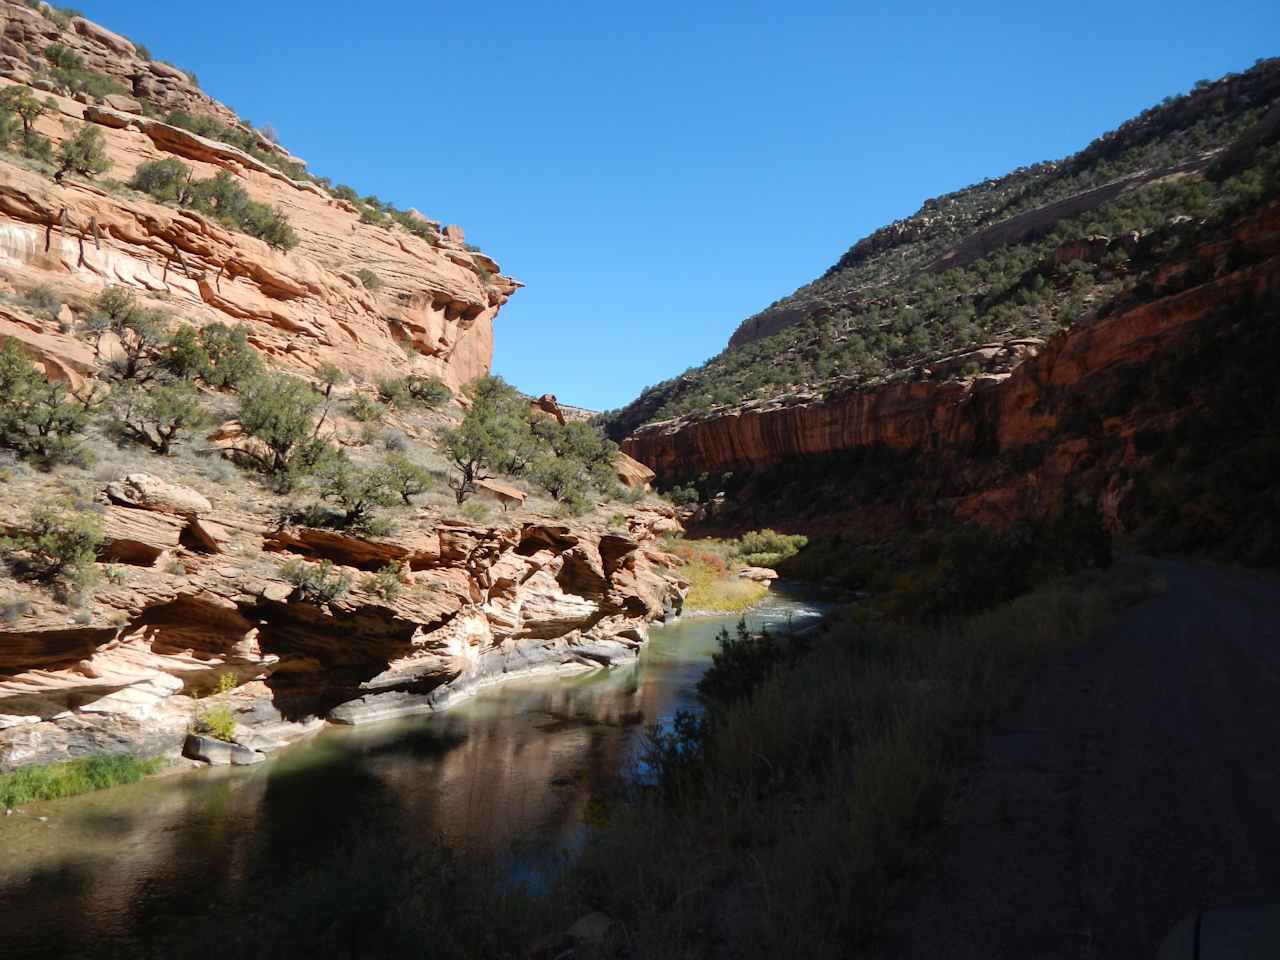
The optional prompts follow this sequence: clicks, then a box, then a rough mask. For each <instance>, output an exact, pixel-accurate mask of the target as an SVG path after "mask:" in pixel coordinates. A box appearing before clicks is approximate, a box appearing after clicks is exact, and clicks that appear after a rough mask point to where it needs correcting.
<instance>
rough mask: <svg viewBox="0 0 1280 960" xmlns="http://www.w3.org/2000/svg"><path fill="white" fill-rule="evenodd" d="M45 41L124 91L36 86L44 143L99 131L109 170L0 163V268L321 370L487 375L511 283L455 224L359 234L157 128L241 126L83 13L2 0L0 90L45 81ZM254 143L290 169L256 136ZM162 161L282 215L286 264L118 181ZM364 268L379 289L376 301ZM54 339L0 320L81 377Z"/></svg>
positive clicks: (245, 160) (330, 202)
mask: <svg viewBox="0 0 1280 960" xmlns="http://www.w3.org/2000/svg"><path fill="white" fill-rule="evenodd" d="M52 43H59V44H62V45H63V46H64V47H67V48H68V49H70V50H72V51H73V52H75V53H76V54H77V55H78V56H80V57H81V58H82V59H83V60H84V62H85V64H86V66H87V67H88V68H89V69H91V70H94V71H96V72H99V73H102V74H104V75H106V76H109V77H111V78H113V79H115V80H117V81H118V82H119V83H121V84H122V85H124V86H125V87H127V88H128V89H130V90H132V91H133V95H132V96H112V97H108V98H104V100H103V102H100V103H95V104H90V103H82V102H79V101H78V100H76V99H71V98H69V97H64V96H58V95H56V94H49V93H47V92H46V91H45V90H42V89H36V91H35V92H36V93H37V95H38V96H40V97H41V98H43V97H45V96H52V98H53V100H54V102H55V103H56V105H57V106H56V110H52V111H51V112H50V113H49V114H47V115H46V116H44V117H41V118H40V119H39V120H38V121H37V123H36V128H37V130H38V131H39V132H40V133H43V134H45V135H46V136H48V137H49V138H50V139H51V140H52V141H53V143H54V144H55V147H56V145H57V144H59V143H60V142H61V141H62V140H63V139H65V138H66V137H67V136H69V135H72V134H74V132H75V131H76V130H78V129H79V128H80V125H81V124H86V123H87V124H89V125H91V126H93V127H94V128H95V129H97V130H98V131H99V132H100V133H101V134H102V135H103V137H104V139H105V142H106V150H107V154H108V156H109V158H110V160H111V162H112V166H111V169H110V170H109V171H108V173H107V174H106V175H105V177H100V178H98V181H97V182H93V183H89V182H83V181H78V180H75V179H74V178H69V179H68V180H67V181H66V183H65V184H62V185H58V184H55V183H53V182H52V181H51V179H50V178H49V177H47V176H43V175H41V174H39V173H37V172H35V171H33V170H32V169H29V168H28V167H27V166H24V165H23V164H21V163H16V162H15V163H10V162H0V272H7V273H8V274H9V275H10V276H11V277H14V278H15V279H16V280H17V281H19V282H21V284H23V285H24V286H27V287H31V286H36V285H46V286H49V287H51V288H52V289H53V291H54V292H55V293H56V294H57V295H58V296H60V297H61V298H62V299H63V300H64V302H68V303H73V304H75V303H87V302H88V301H89V300H90V299H91V298H92V297H94V296H95V295H96V294H97V293H99V292H100V291H101V290H102V289H103V287H105V286H107V285H113V284H114V285H122V286H126V287H129V288H132V289H133V290H135V291H136V292H137V293H138V294H139V295H142V296H144V297H145V298H146V299H147V300H148V305H149V306H154V307H156V308H158V309H160V310H162V311H163V312H165V313H166V314H169V315H170V316H171V317H172V318H173V320H174V321H180V322H188V323H192V324H204V323H209V322H212V321H223V322H227V323H232V324H245V325H246V326H247V327H248V329H249V335H250V339H251V341H252V342H253V344H254V346H256V347H258V348H259V349H260V350H261V351H262V352H263V353H264V354H266V355H268V356H269V357H271V358H272V359H273V360H274V362H276V363H277V364H280V365H283V366H286V367H294V368H297V369H299V370H302V371H307V370H314V369H315V368H316V367H318V366H320V365H321V364H324V363H333V364H336V365H337V366H338V367H340V368H342V369H344V370H346V371H348V372H350V373H353V374H358V375H362V376H366V377H373V376H388V375H392V374H399V373H407V372H412V371H416V372H421V373H426V374H433V375H436V376H439V377H441V378H442V379H443V380H444V381H445V382H446V383H448V384H449V385H450V386H451V387H453V388H454V389H455V390H456V389H458V388H460V387H461V386H462V385H463V384H465V383H467V382H468V381H470V380H472V379H474V378H476V377H478V376H481V375H483V374H485V373H487V372H488V371H489V364H490V361H491V359H492V355H493V322H494V319H495V318H496V316H497V314H498V311H499V309H500V308H501V307H502V305H503V304H504V303H506V301H507V299H508V298H509V297H510V296H511V295H512V294H513V293H514V292H515V291H516V290H517V289H518V288H519V286H520V284H519V283H517V282H516V281H514V280H512V279H510V278H508V277H504V276H503V275H502V274H501V272H500V269H499V267H498V265H497V263H495V262H494V261H493V260H492V259H491V258H489V257H487V256H485V255H484V254H483V253H480V252H478V251H475V250H471V249H468V245H467V244H465V243H464V242H463V240H462V232H461V230H459V229H456V228H454V229H441V230H439V232H438V233H437V234H436V240H435V242H428V241H427V240H425V239H422V238H420V237H418V236H415V235H414V234H411V233H410V232H408V231H407V230H405V229H403V228H401V227H396V228H394V229H386V228H384V227H379V226H373V225H370V224H366V223H362V222H361V220H360V216H359V212H358V210H357V209H356V207H355V206H353V205H352V204H350V203H348V202H346V201H344V200H341V199H338V198H336V197H334V196H332V195H330V194H329V193H328V192H326V191H325V190H323V189H322V188H321V187H319V186H318V185H316V184H315V183H311V182H309V181H300V180H293V179H291V178H290V177H289V176H287V175H286V174H284V173H282V172H281V171H279V170H277V169H275V168H274V167H273V166H271V165H269V164H267V163H264V162H263V161H261V160H259V159H257V158H255V157H253V156H250V155H249V154H247V153H245V152H243V151H241V150H239V149H236V148H235V147H232V146H229V145H227V144H224V143H220V142H217V141H214V140H210V139H207V138H205V137H201V136H197V135H196V134H193V133H190V132H188V131H186V130H183V129H179V128H178V127H174V126H171V125H169V124H166V123H164V122H162V121H160V120H158V119H155V118H154V116H155V115H156V114H159V115H167V114H168V113H169V111H172V110H182V111H185V112H188V113H191V114H195V115H204V116H209V117H212V118H215V119H217V120H218V121H219V122H221V123H224V124H229V125H232V126H237V127H239V129H241V130H242V132H246V133H247V132H250V131H249V128H246V127H243V126H242V125H241V124H240V121H239V120H238V118H237V117H236V116H235V114H234V113H233V112H232V111H231V110H229V109H228V108H227V107H225V106H224V105H222V104H220V103H218V102H217V101H215V100H212V99H211V98H209V97H208V96H207V95H205V94H204V93H203V92H201V91H200V90H199V88H198V87H196V86H195V85H194V84H193V83H192V82H191V80H190V78H189V77H188V76H187V75H186V74H185V73H183V72H182V71H181V70H178V69H176V68H174V67H171V66H168V65H167V64H161V63H158V62H155V61H150V60H145V59H143V58H142V57H140V56H138V54H137V52H136V50H135V49H134V47H133V44H131V43H130V42H129V41H128V40H126V39H124V38H122V37H118V36H116V35H115V34H113V33H111V32H110V31H108V30H105V29H104V28H102V27H99V26H97V25H96V24H92V23H90V22H89V21H86V20H84V19H83V18H74V19H72V20H71V21H70V23H69V25H66V26H62V25H60V24H59V23H58V22H55V21H54V20H53V19H51V18H49V17H46V16H44V15H43V14H42V13H40V12H39V11H36V10H32V9H31V8H28V7H27V6H25V5H24V4H22V3H18V2H14V0H0V86H8V85H10V84H12V83H15V82H17V83H37V84H42V83H43V81H42V80H40V74H39V70H40V68H41V65H42V64H43V63H44V50H45V49H46V48H47V47H48V46H49V45H50V44H52ZM85 99H86V100H87V99H88V98H87V97H86V98H85ZM144 102H145V104H146V106H147V110H148V111H149V112H150V114H151V115H150V116H149V115H144V113H143V103H144ZM254 135H255V136H257V134H256V133H255V134H254ZM257 148H258V149H260V150H262V151H266V152H268V153H276V154H277V155H279V156H280V157H281V158H283V159H295V158H291V157H289V155H288V153H287V152H286V151H284V150H283V148H281V147H279V146H277V145H275V144H273V143H272V142H271V141H269V140H267V139H266V138H265V137H261V136H259V143H258V145H257ZM166 158H177V159H179V160H181V161H182V162H183V163H185V164H187V165H188V166H189V167H190V168H191V169H192V171H193V174H194V176H195V177H196V178H197V179H203V178H208V177H212V176H214V175H216V174H218V173H220V172H226V173H229V174H231V175H232V176H233V177H234V178H235V180H236V182H237V183H239V184H240V185H241V186H242V187H244V189H245V190H247V191H248V193H249V195H250V196H251V197H252V198H253V199H254V200H256V201H259V202H262V203H266V204H269V205H270V206H272V207H275V208H277V209H279V210H281V211H282V212H283V213H284V214H285V215H286V216H287V218H288V219H289V222H290V224H291V225H292V227H293V228H294V230H295V231H296V232H297V234H298V239H299V244H298V246H297V247H296V248H295V249H294V250H292V251H290V252H289V253H282V252H279V251H277V250H273V249H271V248H269V247H268V246H267V245H266V244H265V243H263V242H262V241H260V240H257V239H254V238H253V237H249V236H247V235H245V234H243V233H239V232H237V231H235V230H232V229H229V228H227V227H225V226H223V225H221V224H219V223H216V222H214V221H212V220H210V219H208V218H205V217H202V216H201V215H199V214H197V213H194V212H191V211H189V210H181V209H177V208H174V207H171V206H166V205H162V204H159V203H156V202H153V201H152V200H151V199H150V198H148V197H147V196H146V195H145V194H142V193H139V192H137V191H133V190H129V189H127V188H124V187H121V186H118V184H124V183H127V182H128V181H129V180H130V179H131V177H132V176H133V173H134V171H135V170H136V169H137V168H138V166H139V165H141V164H143V163H146V162H148V161H151V160H160V159H166ZM108 179H109V180H110V181H111V183H110V184H107V180H108ZM100 184H103V185H100ZM422 219H424V220H425V218H422ZM360 271H369V272H371V273H372V274H373V275H374V276H375V277H376V278H377V280H378V285H377V288H376V290H370V289H368V288H366V286H365V284H364V283H362V282H361V280H360V278H359V272H360ZM62 334H65V330H63V331H62ZM62 334H60V332H59V325H58V323H57V322H56V321H55V320H54V319H53V318H50V320H49V322H48V323H34V322H33V321H32V320H31V318H29V317H27V318H22V317H19V316H18V315H16V314H14V315H9V314H6V313H5V312H0V336H3V337H17V338H18V339H21V340H23V341H24V342H26V343H27V345H28V347H29V348H30V349H31V350H32V351H33V352H36V353H38V354H39V355H41V356H42V357H43V358H45V359H46V365H47V366H51V367H53V368H54V369H56V370H59V371H62V372H63V373H64V375H65V376H67V377H68V378H71V377H74V376H75V373H76V371H79V372H80V373H83V372H84V369H85V360H86V358H85V357H84V356H83V355H82V354H83V349H82V346H83V345H78V344H77V343H76V342H75V341H74V340H73V339H71V338H65V337H64V336H63V335H62Z"/></svg>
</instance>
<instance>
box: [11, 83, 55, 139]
mask: <svg viewBox="0 0 1280 960" xmlns="http://www.w3.org/2000/svg"><path fill="white" fill-rule="evenodd" d="M0 109H4V110H8V111H9V112H11V113H14V114H16V115H17V116H18V117H19V119H21V120H22V132H23V133H32V132H34V131H33V130H32V127H33V126H34V124H35V122H36V121H37V120H39V119H40V118H41V117H43V116H44V115H45V114H46V113H49V112H50V111H51V110H57V109H58V102H57V101H56V100H54V99H53V97H45V98H44V99H43V100H39V99H37V98H36V95H35V94H34V93H32V92H31V88H30V87H23V86H18V85H16V84H15V85H14V86H12V87H8V88H6V89H5V90H4V91H0Z"/></svg>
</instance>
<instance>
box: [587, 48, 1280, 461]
mask: <svg viewBox="0 0 1280 960" xmlns="http://www.w3.org/2000/svg"><path fill="white" fill-rule="evenodd" d="M1276 63H1277V62H1276V61H1262V62H1260V63H1259V64H1258V65H1257V66H1256V67H1254V68H1253V70H1251V71H1249V72H1247V73H1246V74H1243V75H1241V78H1243V79H1244V82H1240V83H1238V85H1237V87H1235V88H1233V91H1234V92H1233V94H1232V96H1233V97H1234V98H1235V99H1233V100H1232V102H1231V104H1230V108H1229V109H1206V108H1205V107H1204V104H1205V102H1207V101H1209V100H1211V99H1212V98H1213V97H1220V96H1221V95H1222V90H1221V89H1219V88H1218V87H1217V86H1216V85H1209V86H1208V87H1205V88H1202V89H1198V90H1196V91H1193V92H1192V93H1190V94H1188V95H1186V96H1184V97H1179V98H1173V99H1171V100H1169V101H1167V102H1166V103H1163V104H1161V105H1158V106H1156V107H1153V108H1152V109H1151V110H1149V111H1147V112H1146V113H1144V114H1143V115H1142V116H1140V117H1138V118H1136V119H1135V120H1133V121H1130V122H1129V123H1127V124H1125V126H1124V127H1122V128H1121V130H1119V131H1116V133H1114V134H1112V135H1108V137H1106V138H1102V139H1100V140H1099V141H1096V142H1095V143H1094V144H1091V145H1090V146H1089V147H1087V148H1086V149H1085V150H1083V151H1081V152H1080V153H1078V154H1075V155H1073V156H1072V157H1068V158H1066V159H1065V160H1062V161H1058V162H1055V163H1045V164H1039V165H1037V166H1035V167H1031V168H1026V169H1023V170H1018V171H1015V172H1014V173H1011V174H1009V175H1008V176H1006V177H1002V178H999V179H996V180H989V181H985V182H983V183H981V184H977V185H975V186H973V187H970V188H967V189H965V190H961V191H958V192H956V193H953V194H948V195H946V196H943V197H939V198H936V199H934V200H930V201H928V202H926V204H925V205H924V207H923V208H922V209H921V211H920V212H919V213H917V214H916V215H915V216H914V217H912V218H909V219H908V220H906V221H902V222H900V224H895V225H894V226H893V227H891V228H886V230H885V231H882V234H883V235H884V237H885V239H883V240H878V241H877V242H874V243H873V242H870V241H873V240H877V237H873V238H869V240H868V241H864V242H862V243H860V244H859V245H855V246H854V247H853V248H851V250H850V251H849V253H847V254H845V256H844V257H842V258H841V260H840V261H839V262H838V263H837V264H835V265H834V266H833V267H832V268H831V269H830V270H828V271H827V272H826V273H825V274H824V275H823V276H822V277H821V278H819V279H818V280H815V281H814V282H813V283H811V284H809V285H807V286H805V287H802V288H801V289H800V290H798V291H796V292H795V293H794V294H792V295H791V296H790V297H787V298H784V299H782V300H780V301H778V302H777V303H775V304H773V305H771V306H770V307H769V308H768V309H767V310H765V311H763V312H762V314H761V315H760V317H762V318H766V319H767V318H769V317H771V316H773V315H775V314H776V315H778V316H784V317H786V318H787V319H788V320H789V321H790V322H788V323H787V324H786V325H785V326H783V327H782V329H780V330H779V331H778V332H776V333H774V334H772V335H771V336H767V337H764V338H762V339H757V340H753V341H750V342H745V343H741V344H739V345H736V346H731V347H729V348H727V349H726V350H724V351H723V352H722V353H720V354H719V355H718V356H716V357H713V358H712V359H710V360H708V361H707V362H706V363H704V364H702V365H701V366H698V367H694V368H691V369H689V370H687V371H685V372H684V373H683V374H681V375H680V376H679V377H676V378H673V379H672V380H669V381H666V382H664V383H662V384H658V385H656V386H654V387H650V388H647V389H646V390H645V391H644V392H642V394H641V395H640V397H638V398H637V399H636V400H635V401H633V402H632V403H631V404H630V405H628V406H627V407H626V408H624V409H622V410H619V411H616V412H614V413H613V414H611V415H610V428H609V429H610V435H611V436H615V437H621V436H624V435H625V434H627V433H629V432H630V431H631V430H633V429H635V427H637V426H639V425H641V424H643V423H647V422H651V421H655V420H665V419H669V418H672V417H677V416H682V415H686V414H693V413H699V412H703V411H708V410H710V409H713V408H715V407H718V406H726V405H732V404H737V403H740V402H743V401H747V400H751V399H760V398H767V397H771V396H776V395H778V394H781V393H786V392H788V391H796V390H807V389H812V388H814V387H816V386H818V385H825V387H831V386H834V385H854V384H869V383H879V382H883V381H885V380H886V379H892V378H906V377H912V376H920V375H922V371H923V370H925V369H927V368H929V367H930V365H932V364H935V363H936V361H938V360H939V359H942V358H945V357H948V356H951V355H955V354H959V353H962V352H964V351H965V350H971V349H974V348H976V347H979V346H981V345H983V344H987V343H992V342H1001V341H1005V340H1011V339H1016V338H1028V337H1032V338H1041V339H1043V338H1047V337H1050V336H1052V335H1054V334H1055V333H1057V332H1058V331H1060V330H1063V329H1066V328H1069V327H1071V326H1073V325H1075V324H1077V323H1080V322H1083V321H1086V320H1089V319H1091V318H1095V317H1098V316H1102V315H1105V314H1106V313H1107V312H1108V311H1110V310H1112V309H1115V308H1117V307H1118V306H1120V305H1123V304H1124V303H1126V302H1128V300H1129V299H1131V298H1132V297H1133V296H1134V295H1135V293H1140V292H1141V287H1142V285H1143V284H1144V283H1145V282H1146V281H1147V278H1146V277H1145V276H1144V271H1146V270H1147V269H1149V268H1152V267H1154V266H1156V265H1158V264H1159V263H1161V262H1164V261H1165V260H1167V258H1168V256H1169V254H1170V253H1171V252H1172V251H1175V250H1176V249H1179V248H1186V247H1189V246H1190V245H1192V244H1194V243H1195V241H1196V238H1197V237H1203V236H1209V235H1212V233H1213V231H1214V230H1215V229H1216V228H1218V227H1219V226H1220V225H1221V223H1222V222H1224V221H1225V220H1227V219H1230V218H1233V217H1237V216H1239V215H1240V214H1241V213H1242V212H1244V211H1246V210H1248V209H1251V208H1254V207H1256V206H1257V204H1258V203H1260V202H1262V201H1263V200H1264V198H1266V197H1273V196H1275V195H1276V193H1277V191H1278V190H1280V146H1276V145H1272V146H1266V142H1265V140H1263V141H1262V142H1261V143H1259V144H1258V145H1255V146H1254V147H1253V148H1252V149H1250V150H1248V151H1245V152H1244V153H1242V154H1240V155H1237V156H1235V157H1234V159H1233V160H1232V162H1230V163H1228V162H1226V161H1220V162H1219V163H1218V164H1216V165H1204V166H1202V169H1201V172H1200V173H1198V174H1196V175H1191V176H1183V177H1176V178H1167V179H1156V180H1154V181H1152V182H1150V183H1147V184H1145V185H1141V186H1139V187H1137V188H1136V189H1131V190H1129V191H1127V192H1124V193H1121V194H1119V195H1118V196H1116V197H1115V198H1114V199H1111V200H1110V201H1109V202H1105V203H1102V204H1101V205H1099V206H1097V207H1096V208H1095V209H1092V210H1088V211H1087V212H1083V213H1078V214H1072V215H1068V216H1064V217H1062V218H1061V219H1058V220H1057V221H1056V222H1052V223H1050V224H1049V225H1048V226H1046V227H1043V228H1040V229H1036V230H1031V231H1029V232H1027V233H1026V235H1023V236H1020V237H1017V238H1015V240H1014V242H1005V243H1000V244H994V249H991V250H990V251H989V252H986V253H984V254H983V255H982V256H979V257H978V258H977V259H975V260H974V261H973V262H971V263H968V264H965V265H962V266H958V267H956V268H953V269H940V265H941V264H940V261H939V258H940V257H941V256H942V255H943V254H944V253H946V252H947V251H948V250H951V249H952V248H954V247H956V246H957V245H958V244H960V243H962V242H963V241H965V240H966V238H969V237H970V236H971V235H973V234H974V233H975V232H976V231H979V230H981V229H984V228H986V227H989V226H992V225H993V224H997V223H1000V222H1002V221H1004V220H1007V219H1008V218H1010V217H1012V216H1016V215H1018V214H1020V213H1025V212H1026V211H1029V210H1032V209H1035V208H1037V207H1040V206H1043V205H1045V204H1049V203H1053V202H1055V201H1058V200H1062V199H1064V198H1066V197H1069V196H1072V195H1074V194H1076V193H1079V192H1080V191H1083V190H1088V189H1091V188H1093V187H1097V186H1101V185H1103V184H1106V183H1110V182H1113V181H1115V180H1117V178H1120V177H1123V176H1126V175H1129V174H1133V173H1135V172H1137V171H1140V170H1143V169H1148V168H1157V169H1158V168H1159V167H1161V166H1168V165H1173V164H1177V163H1181V162H1184V161H1187V162H1189V161H1193V160H1196V159H1197V158H1200V157H1202V155H1203V154H1204V152H1205V151H1206V150H1208V149H1210V148H1212V147H1223V146H1226V145H1227V144H1230V143H1232V142H1233V141H1235V140H1237V139H1238V138H1240V137H1241V136H1242V135H1243V134H1245V133H1246V132H1248V131H1249V130H1250V129H1251V127H1252V126H1253V125H1254V124H1255V123H1256V122H1257V121H1258V119H1259V117H1260V116H1261V114H1262V112H1263V111H1264V109H1265V105H1266V103H1267V102H1268V101H1267V98H1268V97H1269V95H1270V94H1269V93H1268V91H1269V90H1270V89H1271V88H1270V86H1269V84H1270V83H1271V77H1272V76H1273V75H1274V73H1275V71H1276V69H1277V66H1276ZM1241 78H1227V79H1226V80H1223V81H1219V83H1228V82H1230V81H1231V80H1232V79H1237V80H1239V79H1241ZM895 230H897V231H898V232H897V233H894V231H895ZM1134 234H1137V235H1138V239H1137V240H1136V241H1135V240H1134V239H1133V235H1134ZM877 236H878V235H877ZM1094 237H1104V238H1107V240H1108V241H1109V243H1110V245H1109V246H1108V247H1107V252H1106V254H1105V255H1102V256H1098V257H1096V258H1093V257H1090V258H1087V259H1073V260H1069V261H1067V262H1055V259H1054V255H1055V251H1058V250H1061V249H1064V248H1065V247H1066V246H1067V245H1068V244H1070V243H1071V242H1072V241H1079V240H1085V239H1088V238H1094ZM1126 238H1128V239H1126ZM758 319H759V318H752V320H749V321H747V323H748V324H750V323H752V322H754V321H756V320H758ZM948 369H949V368H948ZM987 369H992V370H999V369H1001V367H1000V365H999V361H996V360H986V359H975V360H972V361H970V363H969V365H968V366H967V368H966V367H965V365H964V364H960V365H957V366H956V368H955V369H954V370H952V371H951V373H950V374H949V375H952V376H955V375H960V376H975V375H977V374H980V373H982V372H984V371H985V370H987Z"/></svg>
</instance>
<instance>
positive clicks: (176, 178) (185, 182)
mask: <svg viewBox="0 0 1280 960" xmlns="http://www.w3.org/2000/svg"><path fill="white" fill-rule="evenodd" d="M194 177H195V174H194V172H193V171H192V169H191V168H190V167H188V166H187V165H186V164H185V163H183V162H182V161H181V160H179V159H178V158H177V157H166V158H165V159H163V160H149V161H147V162H146V163H144V164H141V165H140V166H139V167H138V168H137V169H136V170H135V171H134V172H133V177H132V178H131V179H130V180H129V186H130V187H132V188H133V189H135V190H141V191H142V192H143V193H146V194H150V195H151V196H152V197H154V198H155V199H157V200H159V201H161V202H163V203H176V204H177V205H178V206H191V205H192V202H193V199H194V196H193V193H192V189H191V188H192V183H193V182H194Z"/></svg>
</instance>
